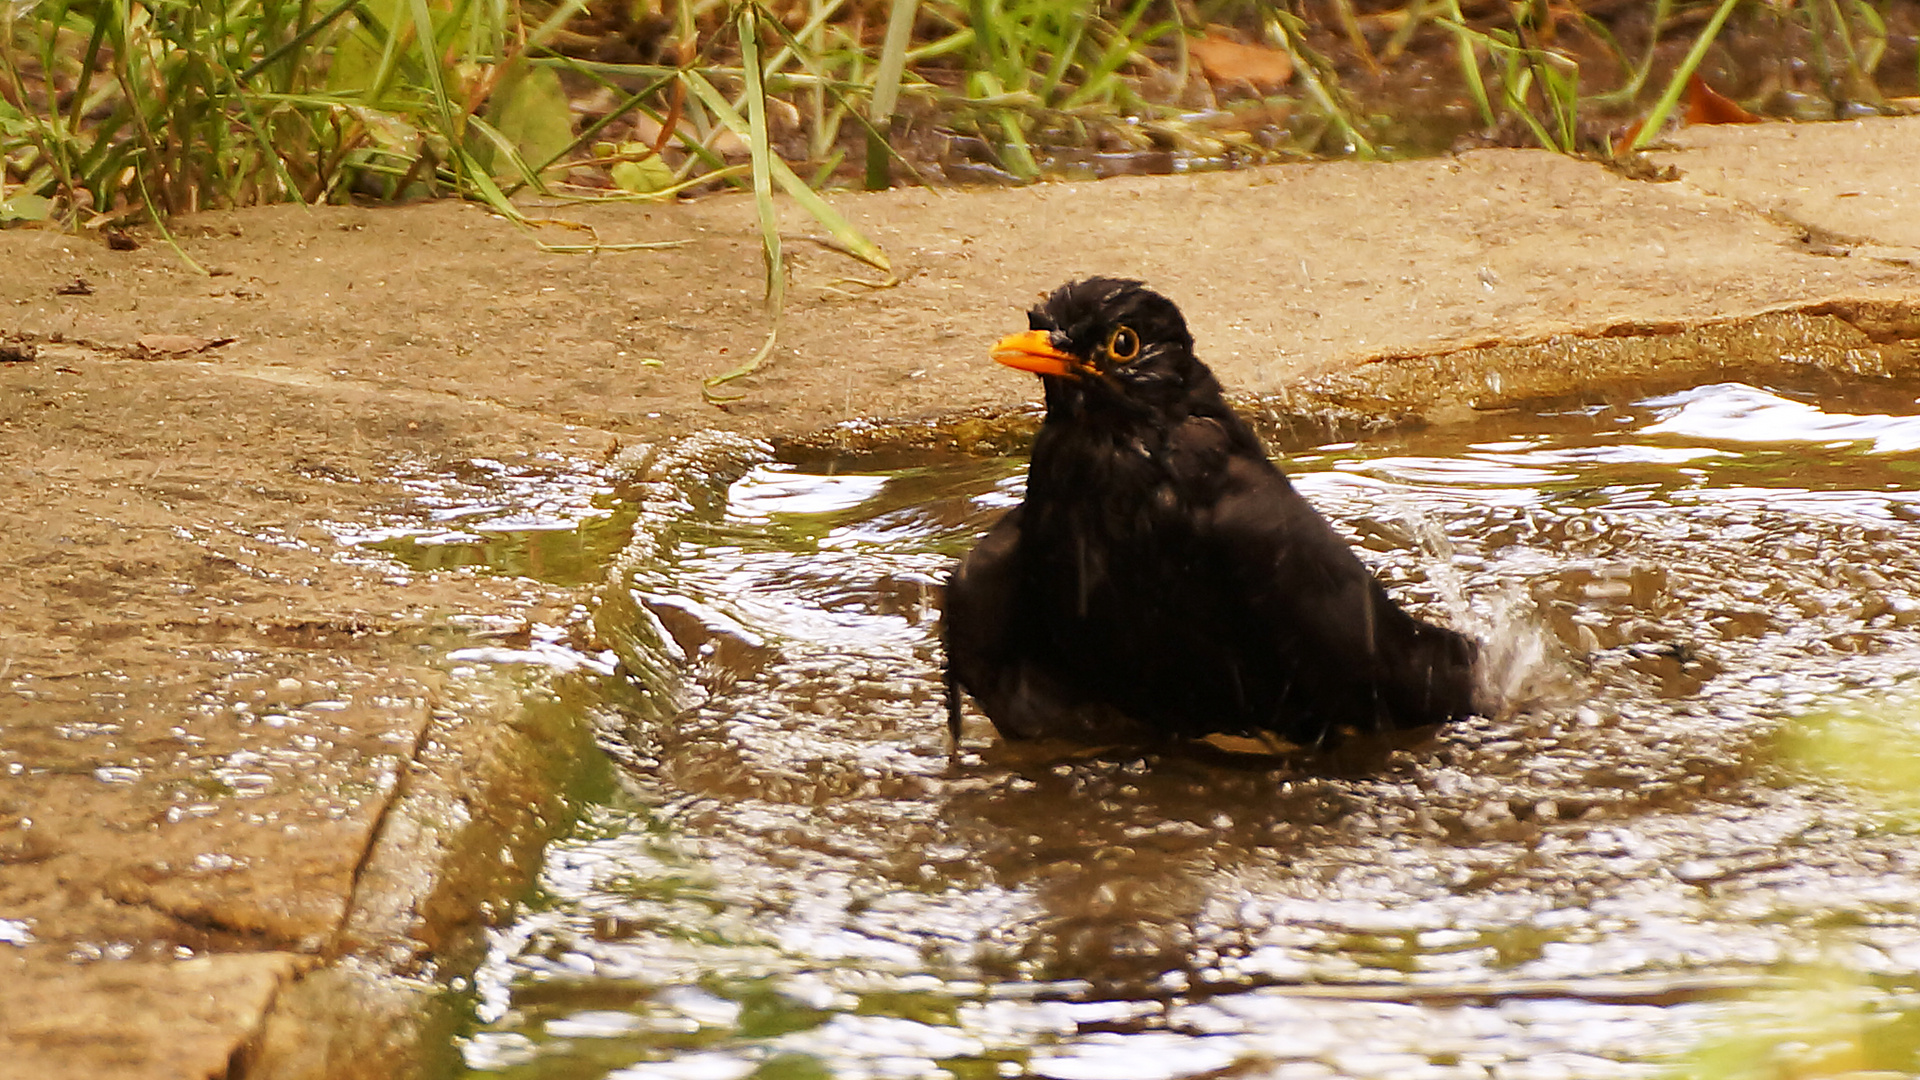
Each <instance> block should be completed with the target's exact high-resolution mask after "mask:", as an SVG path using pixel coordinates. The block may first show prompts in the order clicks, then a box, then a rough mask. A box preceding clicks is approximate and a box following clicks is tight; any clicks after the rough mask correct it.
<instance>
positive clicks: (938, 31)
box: [0, 0, 1920, 228]
mask: <svg viewBox="0 0 1920 1080" xmlns="http://www.w3.org/2000/svg"><path fill="white" fill-rule="evenodd" d="M656 3H658V4H664V5H665V6H663V7H656V6H655V4H656ZM0 11H3V12H4V14H0V19H3V20H4V24H3V25H0V46H3V47H4V48H3V54H4V71H0V150H3V151H4V155H5V163H6V164H5V170H4V180H3V182H0V184H3V186H0V220H5V221H9V222H22V221H36V222H51V223H57V224H59V225H62V226H67V227H80V228H100V227H111V226H115V225H119V224H125V223H128V222H132V221H143V220H148V219H151V220H153V221H155V222H159V221H161V220H163V219H164V218H165V217H166V216H167V215H170V214H175V213H181V212H185V211H191V210H195V209H200V208H208V207H220V206H235V205H246V204H252V203H260V202H278V201H287V200H300V201H305V202H323V201H333V202H339V201H346V200H363V201H391V200H404V199H415V198H422V197H429V196H435V195H448V194H454V195H460V196H464V197H469V198H476V199H482V200H485V201H487V202H489V203H491V204H493V205H494V206H495V207H496V208H498V209H500V210H501V211H502V212H505V213H509V214H515V213H517V211H516V210H515V209H514V208H515V205H516V204H515V202H514V198H515V196H517V195H520V194H523V193H539V194H542V195H546V196H556V197H573V198H581V199H646V198H655V199H657V198H666V197H673V196H674V195H676V194H679V193H685V192H697V191H701V190H709V189H712V188H715V187H717V186H722V185H741V186H752V185H755V184H756V181H757V185H758V187H759V188H760V190H761V191H763V192H765V191H769V190H772V189H774V188H783V189H785V190H787V191H788V192H789V193H792V194H795V195H798V196H801V197H802V198H803V200H805V199H806V196H807V195H808V194H809V193H810V192H811V191H812V190H815V189H819V188H821V187H831V186H863V185H864V186H873V187H877V186H884V185H887V184H889V183H900V182H906V183H946V184H953V183H1000V184H1004V183H1022V182H1026V181H1030V180H1034V179H1037V178H1041V177H1052V176H1060V177H1088V176H1104V175H1111V174H1115V173H1156V172H1174V171H1189V170H1200V169H1217V168H1231V167H1234V166H1236V165H1240V164H1246V163H1256V162H1268V161H1277V160H1290V159H1301V158H1310V157H1338V156H1359V157H1403V156H1409V155H1417V154H1426V153H1434V152H1440V151H1445V150H1447V149H1449V148H1454V147H1459V146H1462V145H1508V146H1527V145H1541V146H1547V147H1550V148H1552V149H1555V150H1560V151H1564V152H1571V153H1583V154H1590V155H1595V156H1601V157H1607V158H1611V159H1620V158H1624V157H1625V156H1626V155H1628V154H1629V153H1630V151H1631V150H1633V149H1637V148H1638V146H1640V145H1644V144H1646V143H1647V142H1650V141H1652V140H1653V139H1654V138H1656V137H1657V136H1658V134H1659V132H1660V131H1661V130H1662V129H1663V127H1664V125H1666V124H1667V123H1668V122H1669V121H1670V120H1672V119H1673V118H1674V117H1675V116H1676V115H1679V114H1684V113H1687V112H1689V111H1691V112H1692V113H1693V114H1694V119H1695V120H1700V119H1712V118H1716V117H1717V118H1720V119H1740V118H1744V117H1745V116H1746V115H1747V113H1748V111H1750V112H1751V113H1754V114H1759V115H1762V116H1789V117H1794V118H1799V119H1813V118H1833V117H1848V116H1858V115H1866V114H1872V113H1879V112H1887V111H1904V110H1906V109H1907V108H1908V107H1909V106H1911V105H1912V104H1913V101H1912V99H1913V98H1914V96H1915V94H1916V93H1917V92H1920V91H1916V80H1917V77H1920V59H1917V58H1916V33H1917V32H1920V0H1877V2H1869V0H1698V2H1690V0H1522V2H1508V0H1410V2H1382V0H1290V2H1276V0H745V2H744V3H741V2H736V0H619V2H614V3H594V4H588V3H586V2H584V0H564V2H561V3H551V2H548V0H228V2H226V3H212V2H204V0H147V2H132V0H107V2H97V0H37V2H26V3H14V4H9V5H6V6H5V7H4V9H0ZM1689 76H1694V78H1693V79H1691V80H1689ZM1690 81H1691V83H1692V89H1691V90H1690V91H1689V89H1688V85H1689V82H1690ZM1708 87H1711V88H1712V91H1717V92H1718V94H1719V95H1724V97H1716V96H1713V95H1712V93H1711V91H1709V90H1708V89H1707V88H1708ZM1703 102H1705V104H1703ZM1716 108H1717V109H1720V110H1723V111H1722V112H1719V113H1716V112H1713V110H1714V109H1716ZM1728 110H1730V111H1728ZM756 151H757V152H758V153H756ZM807 201H810V202H816V201H815V200H807ZM818 206H822V207H823V206H824V204H818ZM813 208H814V207H810V209H813Z"/></svg>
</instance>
